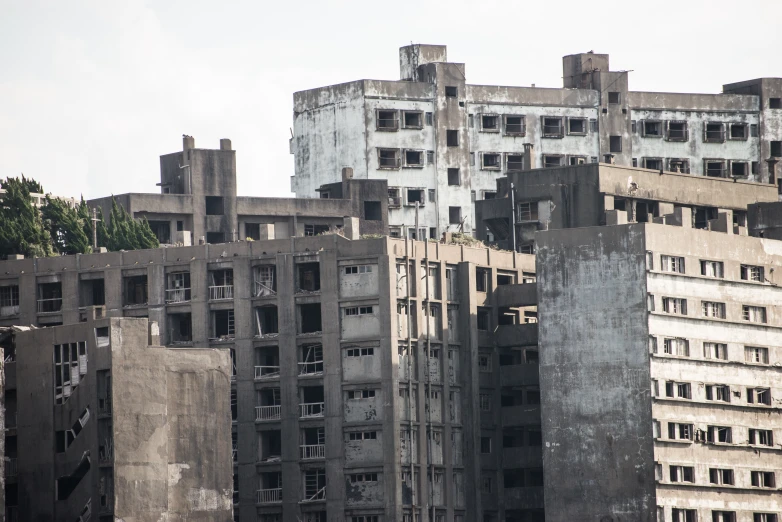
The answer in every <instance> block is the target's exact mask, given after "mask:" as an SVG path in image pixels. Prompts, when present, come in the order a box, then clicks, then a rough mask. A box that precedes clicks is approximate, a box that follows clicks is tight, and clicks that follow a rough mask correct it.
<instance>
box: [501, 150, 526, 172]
mask: <svg viewBox="0 0 782 522" xmlns="http://www.w3.org/2000/svg"><path fill="white" fill-rule="evenodd" d="M505 170H506V171H508V172H518V171H521V170H524V155H523V154H506V155H505Z"/></svg>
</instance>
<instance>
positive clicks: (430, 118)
mask: <svg viewBox="0 0 782 522" xmlns="http://www.w3.org/2000/svg"><path fill="white" fill-rule="evenodd" d="M433 121H434V115H433V114H432V113H431V112H427V113H426V124H427V125H431V124H432V123H433Z"/></svg>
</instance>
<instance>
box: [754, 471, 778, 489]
mask: <svg viewBox="0 0 782 522" xmlns="http://www.w3.org/2000/svg"><path fill="white" fill-rule="evenodd" d="M751 481H752V485H753V486H754V487H756V488H773V487H776V480H775V477H774V472H773V471H752V472H751Z"/></svg>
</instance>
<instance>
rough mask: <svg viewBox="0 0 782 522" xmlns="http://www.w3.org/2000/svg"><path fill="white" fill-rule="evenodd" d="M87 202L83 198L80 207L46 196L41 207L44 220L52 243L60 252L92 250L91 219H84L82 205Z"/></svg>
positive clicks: (87, 251)
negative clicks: (89, 224)
mask: <svg viewBox="0 0 782 522" xmlns="http://www.w3.org/2000/svg"><path fill="white" fill-rule="evenodd" d="M86 206H87V205H86V203H84V200H83V199H82V201H81V204H80V205H79V207H77V208H74V207H72V206H70V205H69V204H68V203H67V202H65V201H63V200H61V199H58V198H52V197H51V196H48V195H47V196H46V203H45V204H44V206H43V208H42V209H41V214H42V216H43V222H44V224H45V226H46V228H47V229H48V230H49V234H50V235H51V238H52V243H53V244H54V247H55V249H56V250H57V252H59V253H60V254H87V253H90V252H92V247H91V244H90V243H91V240H90V236H89V235H88V233H90V234H91V232H92V231H91V227H90V228H88V225H87V224H88V223H91V222H90V221H89V219H86V220H85V219H84V217H83V212H80V210H81V207H85V209H86Z"/></svg>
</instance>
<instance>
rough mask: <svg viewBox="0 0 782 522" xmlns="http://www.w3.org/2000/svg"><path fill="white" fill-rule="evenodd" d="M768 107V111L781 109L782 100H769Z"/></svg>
mask: <svg viewBox="0 0 782 522" xmlns="http://www.w3.org/2000/svg"><path fill="white" fill-rule="evenodd" d="M768 107H769V109H782V98H769V99H768Z"/></svg>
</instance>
